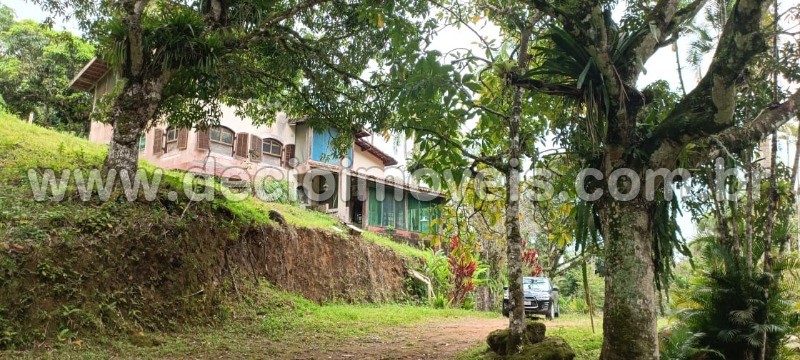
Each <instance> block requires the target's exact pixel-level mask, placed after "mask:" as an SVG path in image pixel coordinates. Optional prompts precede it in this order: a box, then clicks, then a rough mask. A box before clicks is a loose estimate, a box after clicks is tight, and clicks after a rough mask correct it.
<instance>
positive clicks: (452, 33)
mask: <svg viewBox="0 0 800 360" xmlns="http://www.w3.org/2000/svg"><path fill="white" fill-rule="evenodd" d="M0 3H3V4H6V5H7V6H10V7H11V8H12V9H14V11H15V12H16V13H17V19H33V20H35V21H38V22H41V21H44V20H45V19H46V18H47V16H48V14H46V13H45V12H43V11H42V10H41V9H40V8H39V7H38V6H37V5H33V4H30V3H27V2H25V1H24V0H0ZM791 5H792V4H784V6H785V7H788V6H791ZM620 8H621V6H620ZM616 15H618V14H616ZM55 24H56V25H55V28H56V29H58V30H69V31H72V32H74V33H80V31H79V30H78V27H77V24H76V22H75V21H74V20H67V19H55ZM481 25H483V23H480V24H478V25H477V26H479V27H480V26H481ZM484 31H485V33H489V34H492V33H493V34H497V30H496V29H493V28H492V27H491V26H487V27H486V28H485V29H483V30H481V32H484ZM690 42H691V39H688V38H686V37H683V38H681V39H680V40H678V47H679V49H680V50H681V54H680V58H681V63H682V65H683V67H684V70H683V77H684V81H685V84H686V87H687V89H686V90H687V92H688V91H691V89H692V88H694V86H695V85H696V83H697V80H698V74H697V72H696V71H695V70H694V69H692V68H691V67H690V66H689V65H688V64H687V62H686V58H687V52H686V50H687V49H688V48H689V44H690ZM431 48H432V49H436V50H439V51H441V52H442V53H446V52H448V51H450V50H452V49H454V48H470V49H474V50H477V49H478V46H477V42H476V37H475V35H474V34H473V33H472V32H470V31H468V30H467V29H463V28H462V29H456V28H448V29H444V30H442V31H441V32H440V33H439V34H438V36H437V37H436V38H435V39H434V42H433V44H432V45H431ZM707 62H708V61H706V62H705V64H704V66H703V71H705V70H706V69H707ZM646 69H647V73H646V74H644V75H642V76H641V77H640V79H639V84H638V85H639V86H640V87H644V86H646V85H647V84H650V83H652V82H654V81H656V80H662V79H663V80H666V81H667V82H669V84H670V86H671V87H672V89H673V90H674V91H680V90H679V89H680V82H679V78H678V71H677V65H676V62H675V52H674V51H673V50H672V47H671V46H668V47H665V48H662V49H661V50H659V51H658V52H657V53H656V54H655V55H654V56H653V57H651V58H650V60H649V61H648V62H647V64H646ZM374 141H375V143H376V145H377V146H378V147H379V148H381V149H382V150H384V151H386V152H387V153H389V154H392V155H393V156H394V157H396V158H397V159H398V160H399V161H401V163H402V162H403V157H404V156H403V154H402V152H403V146H402V145H400V146H396V145H397V144H392V143H387V142H385V141H384V140H383V139H382V138H381V137H380V136H375V137H374ZM781 145H782V147H781V150H780V151H779V153H780V154H781V157H782V158H791V157H790V156H792V153H793V145H792V146H788V147H787V146H786V144H785V143H783V144H781ZM412 147H413V145H412V144H408V146H407V148H408V150H409V151H410V150H411V149H412ZM784 156H785V157H784ZM679 222H680V224H681V227H682V228H683V232H684V235H685V236H687V238H691V237H692V236H693V235H694V234H695V233H696V231H695V226H694V225H693V224H692V223H691V221H690V220H689V218H688V217H687V216H686V215H685V216H683V217H682V218H681V219H680V220H679Z"/></svg>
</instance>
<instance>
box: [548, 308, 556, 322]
mask: <svg viewBox="0 0 800 360" xmlns="http://www.w3.org/2000/svg"><path fill="white" fill-rule="evenodd" d="M555 317H556V307H555V305H554V304H550V309H549V310H547V320H553V318H555Z"/></svg>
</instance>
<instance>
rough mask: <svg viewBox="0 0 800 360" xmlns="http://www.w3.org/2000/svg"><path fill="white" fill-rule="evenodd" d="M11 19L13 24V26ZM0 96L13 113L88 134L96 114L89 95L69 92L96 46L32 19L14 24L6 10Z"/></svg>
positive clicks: (1, 13) (1, 16)
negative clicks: (77, 74)
mask: <svg viewBox="0 0 800 360" xmlns="http://www.w3.org/2000/svg"><path fill="white" fill-rule="evenodd" d="M8 19H10V22H9V21H7V20H8ZM0 29H2V32H0V95H2V98H3V100H4V101H5V104H6V108H7V110H8V111H10V112H12V113H14V114H16V115H18V116H20V117H22V118H27V117H28V116H29V115H30V116H35V117H34V120H35V121H36V122H37V123H40V124H42V125H46V126H52V127H56V128H59V129H62V130H69V131H73V132H75V133H78V134H82V133H85V132H86V131H87V130H88V126H89V116H90V115H91V97H90V95H89V94H85V93H81V92H77V91H74V90H71V89H69V82H70V80H71V78H72V76H73V75H74V74H75V73H76V72H77V71H78V70H80V69H81V68H82V67H83V65H84V64H86V62H87V61H89V60H90V59H91V58H92V56H93V54H94V47H93V46H92V45H90V44H89V43H88V42H86V41H84V40H81V39H80V38H78V37H76V36H74V35H72V34H71V33H69V32H67V31H54V30H52V29H50V28H48V27H47V26H45V25H43V24H38V23H35V22H33V21H31V20H24V21H20V22H14V21H13V12H10V9H8V8H2V9H0Z"/></svg>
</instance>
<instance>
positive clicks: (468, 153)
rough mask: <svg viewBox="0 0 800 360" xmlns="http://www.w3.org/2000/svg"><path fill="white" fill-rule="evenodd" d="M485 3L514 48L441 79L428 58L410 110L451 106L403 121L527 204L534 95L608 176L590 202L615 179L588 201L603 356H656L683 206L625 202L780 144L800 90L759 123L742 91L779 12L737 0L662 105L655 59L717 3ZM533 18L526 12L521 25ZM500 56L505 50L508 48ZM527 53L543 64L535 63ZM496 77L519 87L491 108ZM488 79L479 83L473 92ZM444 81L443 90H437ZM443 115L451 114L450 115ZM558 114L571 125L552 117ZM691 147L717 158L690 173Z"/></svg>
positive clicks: (558, 128) (759, 113)
mask: <svg viewBox="0 0 800 360" xmlns="http://www.w3.org/2000/svg"><path fill="white" fill-rule="evenodd" d="M474 5H475V7H476V8H479V9H480V10H482V11H486V13H487V14H488V17H489V18H490V19H492V21H493V22H494V23H495V24H498V26H500V27H501V29H502V30H501V37H502V38H503V40H504V42H503V44H502V45H497V46H495V47H492V46H491V44H487V46H486V48H487V51H486V55H483V54H481V55H475V54H467V55H465V56H461V57H458V56H454V57H453V58H450V59H448V60H449V61H450V63H451V65H445V66H440V68H443V69H444V70H441V71H436V70H432V69H438V68H437V67H436V66H437V65H434V64H432V61H426V60H423V61H422V63H424V65H422V66H421V67H422V69H420V71H419V72H422V73H425V75H424V77H425V79H421V78H413V79H412V78H411V77H409V81H410V82H412V83H417V84H419V83H423V84H427V85H429V86H417V87H415V88H412V89H410V90H409V91H408V93H409V94H413V95H409V96H408V97H406V98H402V97H401V99H405V100H408V99H409V98H410V97H411V96H414V95H416V96H417V98H420V97H422V98H425V99H427V97H428V96H431V97H432V98H433V97H436V96H438V98H437V101H430V102H429V101H425V100H423V101H416V103H415V105H414V108H413V110H406V111H400V112H399V114H400V115H401V119H404V120H403V121H404V123H402V124H401V126H405V127H406V128H411V129H413V130H414V131H415V132H416V134H417V136H418V137H422V138H429V139H431V143H432V145H430V147H434V146H441V147H449V148H450V149H451V151H450V152H448V154H452V155H447V156H442V155H441V153H440V155H439V160H435V161H444V160H450V158H451V157H452V156H463V157H464V158H466V159H469V161H471V162H483V163H487V164H492V163H494V164H495V165H496V166H497V168H498V169H501V171H503V172H504V173H505V174H507V180H506V186H508V194H507V198H508V199H514V197H515V195H517V194H518V187H517V185H518V183H519V182H518V172H517V170H518V168H517V167H518V165H519V162H516V163H515V161H519V159H520V155H523V154H525V153H527V154H533V153H535V151H534V150H530V149H528V148H526V145H528V146H531V147H532V143H533V142H532V141H530V139H529V138H530V137H531V136H533V137H535V136H537V135H539V134H541V132H536V131H532V130H529V131H526V130H527V129H525V130H523V131H522V132H521V134H520V131H519V130H520V129H519V125H520V123H519V122H518V120H519V119H520V118H519V116H518V114H520V112H519V111H518V110H517V109H519V108H520V107H519V106H518V105H517V104H519V102H517V101H516V99H520V100H522V99H524V101H521V102H522V106H523V108H524V107H525V106H528V107H529V108H530V107H534V105H528V104H525V102H531V101H533V102H536V104H535V106H536V107H539V108H540V109H539V114H540V115H551V117H550V118H549V119H548V122H549V124H548V125H549V126H550V127H551V128H552V129H553V132H554V133H555V135H556V138H557V140H558V141H560V142H561V143H562V144H564V147H565V148H567V150H568V151H571V152H574V153H576V154H577V155H578V156H579V157H580V158H581V159H582V165H584V166H588V167H594V168H597V169H598V170H599V171H600V174H601V176H599V178H600V179H596V180H597V181H588V182H586V185H587V187H586V189H585V190H587V193H589V194H591V193H592V192H593V191H594V190H595V189H598V188H601V187H603V186H604V183H605V180H607V179H611V180H613V181H612V182H610V185H609V189H607V191H604V192H603V196H602V197H600V198H598V199H595V200H592V201H590V202H589V203H588V205H589V208H590V210H589V213H591V214H593V217H595V218H596V219H598V224H597V225H598V226H597V227H598V230H599V232H600V234H601V235H602V239H603V244H604V249H605V266H606V297H605V305H604V309H605V311H604V323H603V326H604V342H603V350H602V356H601V357H602V358H603V359H657V358H658V336H657V332H656V318H657V317H656V315H657V311H656V305H657V302H656V296H655V294H656V286H657V284H658V280H659V279H660V278H661V276H659V275H660V273H662V272H663V270H666V269H667V267H666V264H665V262H668V261H669V256H670V254H671V251H670V250H668V249H664V247H663V245H665V244H673V245H671V246H679V245H678V244H676V243H675V242H674V240H675V238H676V235H675V233H676V232H677V227H676V226H675V224H674V220H675V217H676V215H675V211H677V210H676V204H675V203H674V202H670V201H665V200H655V199H648V198H647V197H645V196H644V194H643V193H642V192H638V193H637V194H635V195H639V196H635V197H633V198H632V199H624V198H625V196H623V195H625V194H631V192H632V191H634V190H637V191H638V190H639V189H645V186H644V180H645V179H647V177H648V170H650V169H652V170H658V169H665V170H667V171H673V170H676V169H678V168H679V166H680V165H685V167H689V168H694V167H695V166H696V165H697V164H700V163H703V162H705V161H706V160H708V159H709V158H710V157H714V156H713V155H709V154H719V153H723V152H725V151H729V152H737V151H739V150H740V149H742V148H744V147H745V146H747V145H748V144H752V143H754V142H758V141H759V140H761V139H762V138H763V137H765V136H767V135H769V134H771V133H772V132H773V130H774V129H776V128H778V127H779V126H781V125H782V124H783V123H785V122H787V121H788V120H789V119H791V118H792V117H793V116H794V115H795V113H796V112H797V109H798V102H800V91H798V92H795V93H793V94H789V95H787V96H785V97H784V98H783V99H781V100H782V102H776V103H773V104H770V105H768V106H762V107H760V108H758V109H755V110H756V111H754V112H752V113H750V114H749V115H748V116H740V117H735V116H734V115H736V114H737V102H738V101H740V100H741V94H740V93H739V87H738V85H739V82H740V79H741V78H742V76H744V75H746V72H747V70H748V68H747V65H748V64H750V63H752V62H753V61H754V60H755V59H758V58H763V57H769V55H768V54H767V53H766V51H767V50H768V46H767V39H768V38H769V34H770V31H771V30H770V29H769V28H765V27H764V26H762V25H763V22H764V21H769V19H768V16H767V13H766V8H767V7H768V6H769V2H767V1H763V0H738V1H735V2H734V3H733V4H732V5H731V6H730V8H729V9H728V16H727V17H726V20H725V24H724V26H723V30H722V33H721V34H720V36H719V40H718V41H717V42H716V44H715V45H716V46H715V48H716V51H715V53H714V55H713V58H712V61H711V65H710V68H709V70H708V72H707V73H706V74H705V75H704V76H703V77H702V79H701V80H700V82H699V83H698V85H697V86H696V87H695V88H694V89H693V90H692V91H690V92H689V93H688V94H686V95H685V96H678V97H675V98H674V101H653V100H654V99H659V98H662V99H663V98H666V97H667V96H666V95H667V94H665V92H664V91H663V89H659V88H658V86H650V87H648V88H646V89H639V88H638V87H637V82H638V80H639V78H640V75H641V74H642V73H643V72H644V71H645V68H644V64H645V63H646V62H647V60H648V59H650V58H651V57H652V56H653V55H654V54H655V53H656V51H657V50H659V49H660V48H662V47H664V46H667V45H669V44H671V43H673V42H675V41H676V40H677V39H678V38H680V37H681V34H682V29H683V28H684V25H685V24H687V23H688V22H690V21H692V19H693V18H694V17H695V15H696V14H697V13H698V12H699V11H700V10H701V9H702V8H703V6H705V5H706V1H704V0H696V1H691V2H688V3H682V2H680V1H677V0H660V1H656V2H654V3H641V2H630V3H628V7H627V9H626V15H625V16H624V17H623V18H622V19H621V20H619V21H616V20H614V18H613V16H612V9H613V7H614V6H615V4H614V3H609V2H599V1H588V2H587V1H562V2H556V3H553V2H548V1H544V0H527V1H520V2H518V3H516V4H509V3H507V2H500V1H496V2H495V1H486V2H477V3H476V4H474ZM475 12H477V13H480V11H475ZM522 12H524V13H525V14H527V16H520V13H522ZM538 14H541V15H543V16H544V17H545V18H544V19H543V21H544V22H545V23H546V24H549V26H548V27H547V28H545V29H542V30H544V31H542V32H540V33H544V36H538V37H537V38H536V39H534V40H532V41H530V45H531V47H529V45H528V44H529V43H528V41H529V40H530V39H529V37H528V35H529V34H530V30H531V28H532V26H534V25H533V24H537V23H538V21H537V20H539V18H538V17H537V16H538ZM460 18H461V19H462V21H460V23H461V24H465V23H467V22H468V21H463V19H470V17H464V16H461V17H460ZM465 26H466V25H465ZM537 30H540V29H537ZM484 41H486V40H485V39H484ZM503 46H506V47H505V48H503ZM498 47H499V48H500V49H501V50H499V51H496V50H498ZM502 49H505V50H507V51H508V53H513V54H514V55H515V56H514V57H515V59H514V60H511V59H510V57H508V56H506V57H503V56H496V55H497V54H498V53H500V54H502ZM528 51H530V52H531V54H532V59H533V61H529V58H528V56H527V55H526V54H527V52H528ZM476 58H477V60H476ZM471 60H474V61H472V63H473V64H475V63H481V64H482V66H474V67H473V68H472V69H471V70H473V71H471V73H470V74H469V75H465V76H461V75H460V74H450V75H451V76H450V77H449V78H447V77H445V76H442V75H441V74H443V73H448V72H452V71H451V68H452V66H453V65H452V64H462V63H463V62H470V61H471ZM448 66H449V67H450V68H447V67H448ZM492 70H496V71H495V72H494V75H495V78H496V79H499V80H496V81H497V82H499V83H504V84H505V86H500V87H498V88H503V89H507V90H508V92H506V93H505V94H506V96H505V97H502V99H503V101H502V105H503V106H500V107H499V109H500V110H498V108H496V107H494V106H493V105H497V103H492V101H496V99H497V98H489V96H488V94H487V93H486V92H485V91H484V92H482V93H481V91H483V90H482V89H486V88H490V87H491V84H488V85H487V83H486V82H485V80H486V79H483V78H482V77H484V76H485V75H487V73H490V72H491V71H492ZM792 71H796V70H792ZM412 76H413V75H412ZM475 78H479V79H480V80H479V81H476V83H477V84H472V83H471V82H472V81H474V79H475ZM434 83H435V84H436V85H437V86H439V88H438V90H433V89H431V87H433V86H430V85H431V84H434ZM453 84H455V85H453ZM654 85H655V84H654ZM470 86H472V87H475V91H476V92H479V93H481V97H480V98H479V99H475V98H473V97H472V96H471V94H472V93H471V92H470V91H469V90H470V89H468V88H469V87H470ZM519 88H523V89H526V90H529V92H528V93H525V94H522V93H517V92H516V90H515V89H519ZM419 94H424V95H423V96H419ZM559 102H560V103H561V104H567V105H569V106H570V107H572V109H574V110H573V111H572V115H571V116H563V114H564V113H563V112H561V113H559V112H554V111H551V112H548V111H546V110H545V109H547V108H548V107H553V104H558V103H559ZM401 103H404V102H402V101H401ZM423 103H424V104H423ZM487 104H488V105H487ZM437 106H438V107H440V108H441V107H444V108H445V109H443V110H442V109H440V110H437V109H435V107H437ZM557 114H560V115H561V116H553V115H557ZM411 116H413V117H417V118H419V119H425V120H420V121H419V122H416V121H413V122H412V121H409V120H408V118H409V117H411ZM478 116H479V120H478V123H477V127H476V130H473V131H471V132H466V131H464V129H463V128H462V127H461V126H462V125H463V124H464V123H466V121H467V120H466V119H472V118H473V117H478ZM490 118H494V120H495V123H496V124H497V125H495V127H492V126H490V125H486V124H483V123H482V122H483V121H484V119H490ZM459 119H460V120H459ZM487 122H488V121H487ZM541 122H542V121H540V122H539V123H541ZM448 123H455V124H456V125H455V126H453V125H448ZM524 123H526V122H523V124H524ZM527 123H528V124H536V123H537V122H536V121H529V122H527ZM476 134H481V135H483V136H476ZM496 137H500V138H501V140H496V139H495V138H496ZM501 144H502V145H501ZM689 147H691V148H693V149H695V150H697V149H703V154H704V156H700V157H696V158H694V159H692V160H691V161H689V162H684V163H680V161H681V160H682V159H685V157H684V156H682V155H684V151H685V150H686V149H687V148H689ZM452 149H454V150H455V151H452ZM520 150H523V151H520ZM431 157H433V156H431ZM498 159H504V160H507V161H499V160H498ZM457 161H458V160H457V159H455V160H454V161H451V163H457ZM512 164H513V165H512ZM465 165H467V166H469V163H467V164H465ZM620 169H630V171H627V170H623V171H625V172H624V173H623V174H627V176H620V174H621V173H620V172H618V171H617V170H620ZM578 180H579V181H581V182H583V180H585V179H578ZM590 180H591V179H590ZM600 180H603V181H600ZM617 180H619V181H617ZM673 180H674V179H665V178H664V177H660V176H659V177H655V181H656V183H655V185H657V187H658V188H660V189H661V190H660V191H659V192H657V193H656V195H663V193H664V192H666V189H668V188H669V187H670V186H672V185H673ZM678 180H680V178H678ZM613 194H616V195H617V196H615V195H613ZM656 198H658V196H656ZM623 199H624V200H623ZM506 207H507V208H506V217H507V220H508V223H507V229H506V231H507V232H508V234H507V238H508V240H507V241H508V244H509V251H508V257H509V281H510V282H511V283H510V286H511V290H512V297H514V298H516V297H517V296H518V294H515V293H514V291H515V290H517V289H518V288H516V287H515V286H516V285H515V284H514V283H515V282H516V280H517V279H518V275H517V272H516V268H514V267H513V266H512V265H513V264H514V263H515V259H516V258H517V256H518V252H517V251H516V249H514V248H512V245H513V244H516V243H518V242H517V241H515V240H514V238H515V237H516V236H517V234H516V233H515V231H514V229H515V226H514V223H515V222H518V216H517V214H518V211H517V210H518V209H517V208H516V206H515V203H514V202H513V201H507V204H506ZM665 250H666V251H665ZM514 301H515V300H512V303H513V302H514ZM515 310H517V309H515ZM515 318H517V317H516V315H514V316H512V320H511V330H512V331H511V334H512V339H513V337H514V336H513V335H514V334H515V328H516V326H517V324H515V323H514V320H513V319H515ZM512 343H513V341H512Z"/></svg>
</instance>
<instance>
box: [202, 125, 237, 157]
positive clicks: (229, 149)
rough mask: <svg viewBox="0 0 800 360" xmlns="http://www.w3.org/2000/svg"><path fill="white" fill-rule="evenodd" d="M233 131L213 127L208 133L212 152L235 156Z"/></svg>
mask: <svg viewBox="0 0 800 360" xmlns="http://www.w3.org/2000/svg"><path fill="white" fill-rule="evenodd" d="M233 137H234V136H233V130H231V129H228V128H226V127H221V126H217V127H213V128H211V129H209V131H208V138H209V140H210V141H209V143H210V144H209V146H210V148H211V152H215V153H218V154H223V155H227V156H232V155H233Z"/></svg>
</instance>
